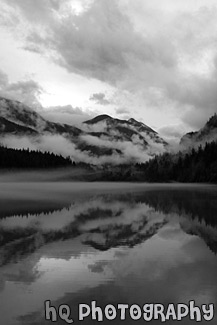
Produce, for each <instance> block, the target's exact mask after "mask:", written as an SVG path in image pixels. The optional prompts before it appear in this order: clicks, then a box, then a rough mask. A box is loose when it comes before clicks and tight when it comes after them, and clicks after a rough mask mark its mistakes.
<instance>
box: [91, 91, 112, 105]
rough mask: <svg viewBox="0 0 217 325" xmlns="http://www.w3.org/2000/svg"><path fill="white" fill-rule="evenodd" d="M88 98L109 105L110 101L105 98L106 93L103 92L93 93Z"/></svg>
mask: <svg viewBox="0 0 217 325" xmlns="http://www.w3.org/2000/svg"><path fill="white" fill-rule="evenodd" d="M90 100H92V101H95V102H96V103H97V104H99V105H109V104H110V101H109V100H108V99H106V95H105V94H103V93H98V94H93V95H92V96H91V97H90Z"/></svg>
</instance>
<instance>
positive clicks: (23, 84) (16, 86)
mask: <svg viewBox="0 0 217 325" xmlns="http://www.w3.org/2000/svg"><path fill="white" fill-rule="evenodd" d="M42 93H43V89H42V87H41V86H40V85H39V84H38V83H37V82H36V81H34V80H24V81H18V82H14V83H10V82H9V80H8V77H7V75H6V74H5V73H4V72H2V71H0V95H1V96H2V97H6V98H9V99H13V100H18V101H21V102H22V103H24V104H26V105H28V106H30V107H34V108H40V107H41V104H40V102H39V97H40V95H41V94H42Z"/></svg>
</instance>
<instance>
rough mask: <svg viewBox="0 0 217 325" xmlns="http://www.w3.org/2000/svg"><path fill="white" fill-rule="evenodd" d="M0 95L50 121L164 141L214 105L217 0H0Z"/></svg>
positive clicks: (216, 108)
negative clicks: (92, 122)
mask: <svg viewBox="0 0 217 325" xmlns="http://www.w3.org/2000/svg"><path fill="white" fill-rule="evenodd" d="M0 5H1V11H0V42H1V51H0V64H1V65H0V95H1V96H5V97H7V98H12V99H16V100H19V101H21V102H23V103H25V104H27V105H29V106H31V107H33V108H34V109H36V110H38V111H39V112H42V113H43V114H44V116H46V117H47V118H50V119H53V120H56V121H60V122H68V123H71V124H73V123H75V124H76V123H78V122H80V121H83V120H85V119H87V118H91V117H94V116H95V115H98V114H109V115H111V116H113V117H117V118H120V119H128V118H130V117H133V118H136V119H137V120H140V121H142V122H144V123H145V124H147V125H149V126H150V127H152V128H154V129H155V130H157V131H158V132H159V133H160V134H161V135H162V136H164V137H166V138H178V137H180V136H181V135H182V134H184V133H185V132H187V131H191V130H198V129H199V128H200V127H202V126H203V125H204V123H205V122H206V121H207V120H208V118H209V117H211V116H212V115H213V114H214V113H215V112H217V3H216V0H131V1H130V0H37V1H36V0H0Z"/></svg>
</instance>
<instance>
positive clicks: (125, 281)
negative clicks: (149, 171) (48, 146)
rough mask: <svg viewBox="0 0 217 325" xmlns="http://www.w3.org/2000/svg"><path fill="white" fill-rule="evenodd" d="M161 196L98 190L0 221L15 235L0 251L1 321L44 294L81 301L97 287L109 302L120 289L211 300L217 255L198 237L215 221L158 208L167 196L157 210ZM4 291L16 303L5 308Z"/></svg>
mask: <svg viewBox="0 0 217 325" xmlns="http://www.w3.org/2000/svg"><path fill="white" fill-rule="evenodd" d="M156 198H157V199H156ZM154 199H156V200H155V201H153V200H154ZM174 202H175V201H174ZM158 203H159V201H158V196H157V195H155V193H152V196H151V195H150V193H149V194H147V193H145V194H144V195H138V196H136V195H132V196H130V195H128V196H120V197H117V196H116V197H115V198H114V197H113V196H112V195H105V196H104V195H100V196H96V197H93V198H92V199H89V200H86V201H85V200H82V201H81V200H80V201H79V200H75V202H74V203H73V204H72V205H71V207H70V208H69V209H66V208H64V209H62V210H61V211H55V212H53V213H48V214H46V213H44V214H39V215H29V216H28V218H27V217H13V218H6V219H4V220H1V221H0V232H1V235H2V236H4V234H9V233H10V234H13V232H14V234H16V235H17V234H18V235H19V236H20V237H19V238H18V239H16V240H14V242H13V241H12V239H13V237H11V238H10V239H11V242H8V243H7V244H5V245H4V246H3V247H2V248H1V250H0V254H1V257H2V254H3V253H4V254H5V256H6V257H7V260H6V261H7V263H5V265H4V266H3V267H1V268H0V279H1V283H0V288H1V289H0V300H1V305H0V314H2V313H3V310H4V318H2V322H3V323H4V324H7V323H9V318H10V317H17V316H21V315H27V314H30V313H32V315H34V312H35V311H36V310H38V311H40V310H42V308H43V306H42V302H43V300H46V299H51V300H52V301H57V300H59V299H60V300H61V299H63V298H64V299H65V298H67V299H70V298H71V297H72V298H73V297H75V296H76V297H77V296H79V295H81V296H80V298H81V299H80V303H81V302H82V299H83V298H84V297H85V294H86V293H87V292H89V293H90V294H91V293H92V294H93V293H94V292H99V291H100V289H99V291H97V290H98V289H97V288H100V287H101V286H102V287H103V288H104V290H105V292H106V295H107V293H108V295H109V299H111V301H116V300H115V299H116V297H117V296H118V295H120V296H122V297H126V300H127V302H129V303H141V304H143V303H144V302H163V303H171V302H173V303H176V302H188V300H190V299H195V300H196V301H199V302H203V303H206V302H207V303H208V302H213V301H212V300H213V299H215V297H217V288H216V285H215V283H216V268H217V261H216V258H215V256H214V255H213V254H212V253H211V251H210V250H208V249H207V246H206V245H205V243H204V242H203V241H202V240H201V238H200V237H201V236H202V238H205V237H204V236H205V234H206V235H207V236H209V235H210V238H214V236H215V234H216V230H215V228H214V227H212V226H207V225H206V223H205V222H199V220H196V219H195V220H192V219H191V218H190V216H189V215H188V214H186V215H185V214H184V212H183V216H182V217H181V218H180V216H179V214H180V213H175V212H169V211H170V205H169V208H168V209H167V212H166V213H165V212H161V211H162V210H163V211H164V208H165V209H166V203H165V204H164V208H162V209H161V206H159V205H158ZM156 207H157V208H156ZM171 207H172V211H174V207H176V202H175V203H174V204H173V205H171ZM155 208H156V210H155ZM18 230H19V231H18ZM30 230H31V231H32V232H31V234H30V233H29V231H30ZM7 232H8V233H7ZM192 233H194V234H195V235H196V236H192ZM1 240H2V238H1ZM96 248H98V249H96ZM95 290H96V291H95ZM5 297H10V302H11V305H13V306H14V308H13V310H12V311H10V313H8V314H7V313H5V310H6V311H9V304H8V303H7V301H6V299H5ZM82 297H83V298H82ZM94 298H96V299H98V296H94ZM126 300H125V301H126ZM64 302H65V301H64ZM103 302H104V301H102V303H103ZM119 302H120V301H119ZM123 302H124V300H123ZM6 317H8V318H6ZM33 318H34V316H33ZM21 323H22V321H21ZM32 323H34V322H33V321H32ZM39 323H40V322H39ZM14 324H15V322H14ZM40 324H41V323H40ZM186 324H187V323H186Z"/></svg>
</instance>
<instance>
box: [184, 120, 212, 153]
mask: <svg viewBox="0 0 217 325" xmlns="http://www.w3.org/2000/svg"><path fill="white" fill-rule="evenodd" d="M211 141H217V114H214V115H213V116H212V117H211V118H210V119H209V120H208V122H207V123H206V124H205V125H204V127H202V128H201V129H200V130H199V131H197V132H190V133H187V134H185V135H184V136H183V137H182V138H181V141H180V145H181V146H183V147H184V148H188V147H197V146H199V145H200V144H201V145H204V144H205V143H206V142H211Z"/></svg>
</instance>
